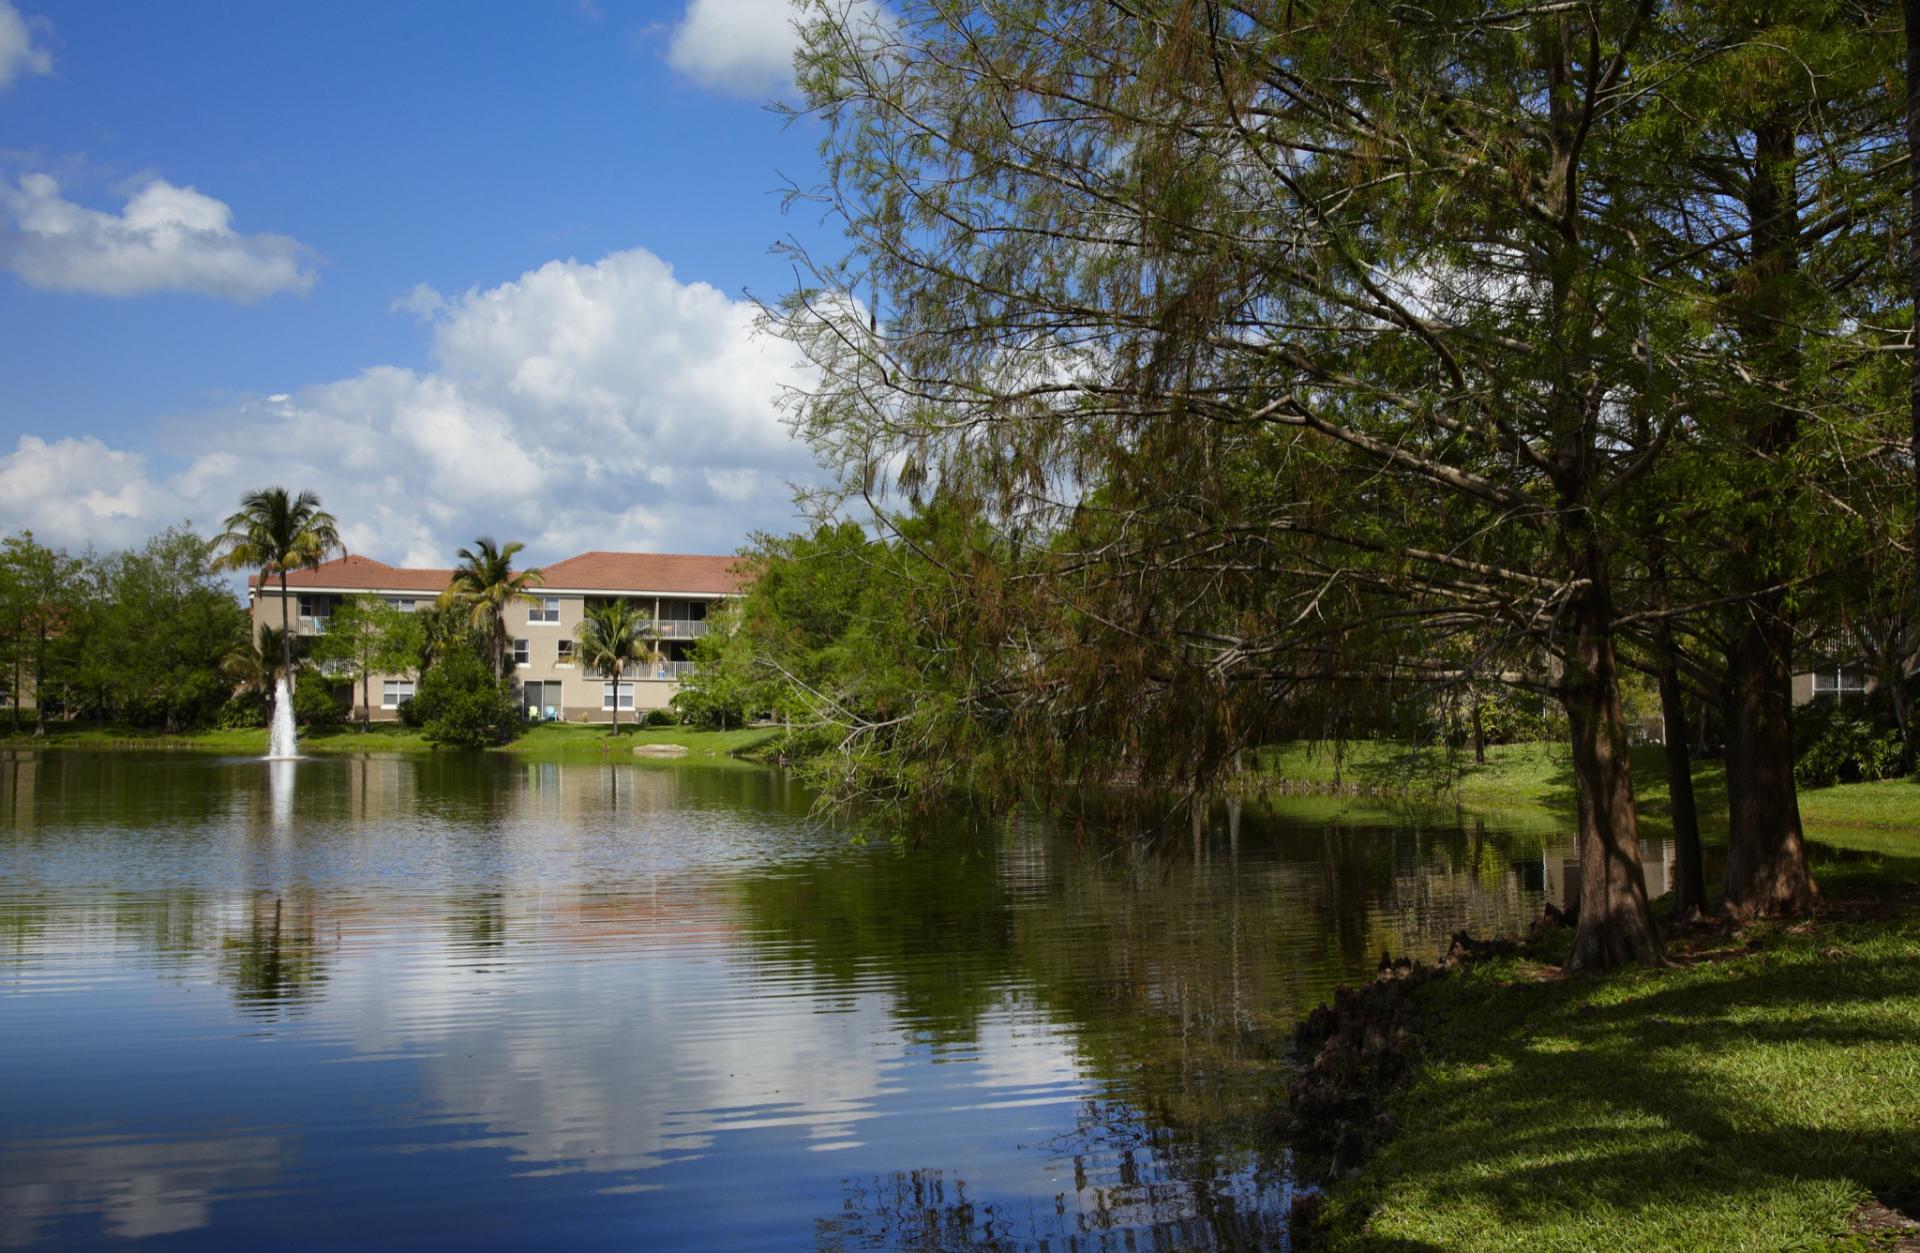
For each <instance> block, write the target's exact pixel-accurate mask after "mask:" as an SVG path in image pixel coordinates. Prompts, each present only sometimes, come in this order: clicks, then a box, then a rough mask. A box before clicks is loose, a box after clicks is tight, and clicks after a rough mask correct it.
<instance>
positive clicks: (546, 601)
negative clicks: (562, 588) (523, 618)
mask: <svg viewBox="0 0 1920 1253" xmlns="http://www.w3.org/2000/svg"><path fill="white" fill-rule="evenodd" d="M527 621H528V622H558V621H560V598H559V597H558V596H543V597H541V598H540V603H539V604H537V605H535V606H534V607H533V608H532V609H529V610H528V611H527Z"/></svg>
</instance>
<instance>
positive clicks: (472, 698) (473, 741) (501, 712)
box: [403, 647, 520, 748]
mask: <svg viewBox="0 0 1920 1253" xmlns="http://www.w3.org/2000/svg"><path fill="white" fill-rule="evenodd" d="M408 706H409V707H408V708H407V709H406V710H404V711H403V712H404V713H405V714H406V717H407V721H408V724H409V725H415V726H418V727H420V728H421V729H422V731H424V732H425V734H426V738H427V740H428V741H429V742H431V743H433V744H444V745H448V746H451V747H454V748H489V747H492V746H494V745H496V744H504V743H506V742H507V741H508V740H510V739H512V738H513V736H514V734H515V733H516V732H517V731H518V730H519V727H520V719H519V714H518V711H517V710H516V709H515V708H514V701H513V691H512V685H511V684H510V683H509V682H508V681H507V680H506V679H504V678H500V677H498V676H496V675H495V674H494V673H493V670H492V668H491V667H490V666H489V665H488V664H487V662H486V661H485V660H484V659H483V658H482V657H481V656H480V654H479V652H478V651H477V650H475V649H473V648H471V647H467V648H452V649H448V650H446V651H445V652H443V653H442V654H441V655H440V656H439V657H437V658H436V659H435V660H434V663H433V665H432V666H431V667H429V668H428V669H427V672H426V673H425V674H423V675H421V676H420V681H419V684H418V686H417V688H416V690H415V694H414V698H413V700H412V701H410V702H408Z"/></svg>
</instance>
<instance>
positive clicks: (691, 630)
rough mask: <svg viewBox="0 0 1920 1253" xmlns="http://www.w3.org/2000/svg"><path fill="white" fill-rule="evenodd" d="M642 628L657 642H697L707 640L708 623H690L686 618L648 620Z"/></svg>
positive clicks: (702, 621)
mask: <svg viewBox="0 0 1920 1253" xmlns="http://www.w3.org/2000/svg"><path fill="white" fill-rule="evenodd" d="M640 625H641V628H642V629H643V630H644V631H645V633H646V635H647V636H648V638H650V639H656V640H697V639H703V638H705V636H706V634H707V625H708V624H707V622H706V621H705V620H704V619H702V620H700V621H689V620H687V619H685V618H648V619H647V620H646V621H644V622H642V623H641V624H640Z"/></svg>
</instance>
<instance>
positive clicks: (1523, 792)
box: [1254, 741, 1920, 852]
mask: <svg viewBox="0 0 1920 1253" xmlns="http://www.w3.org/2000/svg"><path fill="white" fill-rule="evenodd" d="M1632 761H1633V790H1634V796H1635V798H1636V800H1637V801H1638V804H1639V809H1640V815H1641V817H1642V818H1643V819H1645V820H1647V821H1649V822H1651V823H1653V824H1656V825H1657V824H1660V823H1663V822H1664V820H1665V819H1666V816H1667V763H1666V752H1665V750H1664V749H1662V748H1661V747H1660V746H1659V745H1657V744H1646V745H1641V746H1639V747H1637V748H1635V749H1633V750H1632ZM1254 773H1255V776H1256V778H1257V779H1259V780H1265V781H1278V782H1284V783H1288V784H1304V785H1307V786H1311V787H1329V786H1332V785H1334V784H1336V783H1337V784H1340V785H1344V786H1354V787H1358V788H1360V789H1362V790H1364V791H1368V792H1377V793H1381V794H1384V795H1402V796H1405V797H1407V798H1409V799H1416V800H1427V799H1443V800H1446V801H1450V802H1453V803H1455V804H1459V805H1464V806H1466V807H1467V808H1469V809H1476V810H1512V811H1524V810H1535V811H1543V812H1544V813H1546V814H1551V815H1557V816H1560V817H1565V818H1570V817H1572V815H1573V812H1574V798H1573V772H1572V766H1571V763H1570V761H1569V757H1568V751H1567V748H1566V746H1565V745H1563V744H1549V743H1535V744H1496V745H1492V746H1490V747H1489V748H1488V749H1487V760H1486V764H1484V765H1475V764H1474V761H1473V756H1472V754H1471V753H1464V754H1461V753H1452V754H1450V753H1448V752H1446V751H1445V750H1444V749H1437V748H1420V749H1412V748H1409V747H1408V746H1406V745H1404V744H1396V743H1389V742H1381V741H1358V742H1355V743H1352V744H1348V745H1345V746H1344V747H1343V748H1341V749H1339V750H1337V751H1336V749H1335V748H1334V747H1333V746H1332V745H1326V744H1319V745H1307V744H1279V745H1271V746H1268V747H1265V748H1262V749H1261V750H1260V751H1259V753H1258V754H1256V755H1255V771H1254ZM1693 788H1694V797H1695V801H1696V804H1697V805H1698V806H1699V810H1700V820H1701V823H1702V825H1703V826H1705V827H1707V828H1708V829H1709V830H1712V829H1715V828H1718V827H1724V826H1725V824H1726V805H1727V784H1726V775H1725V773H1724V771H1723V770H1722V769H1721V765H1720V763H1719V762H1718V761H1702V762H1695V763H1694V768H1693ZM1800 815H1801V820H1802V822H1803V823H1804V824H1805V826H1806V828H1807V832H1808V834H1809V835H1810V836H1812V837H1813V838H1815V839H1822V840H1829V839H1831V840H1836V841H1841V842H1844V843H1846V844H1847V845H1848V846H1850V847H1867V848H1875V847H1879V848H1883V849H1884V850H1885V851H1889V852H1899V851H1900V850H1901V849H1903V848H1911V847H1913V841H1912V840H1911V839H1909V838H1907V837H1908V836H1909V834H1910V833H1912V832H1915V831H1920V782H1916V781H1915V780H1912V779H1888V780H1884V781H1881V782H1878V783H1843V784H1839V785H1836V786H1834V787H1825V788H1802V789H1801V790H1800ZM1875 832H1882V833H1886V834H1889V835H1891V836H1892V837H1894V838H1893V839H1892V840H1891V841H1889V840H1887V839H1876V838H1875V834H1874V833H1875Z"/></svg>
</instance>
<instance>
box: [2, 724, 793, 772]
mask: <svg viewBox="0 0 1920 1253" xmlns="http://www.w3.org/2000/svg"><path fill="white" fill-rule="evenodd" d="M774 735H775V731H774V730H773V729H772V728H765V727H749V728H744V729H742V730H737V731H702V730H697V729H695V728H691V727H681V726H665V727H633V726H629V725H626V724H622V726H621V728H620V734H619V735H618V736H617V737H616V736H613V735H610V734H608V727H607V725H606V724H604V723H566V724H556V723H546V724H541V725H538V726H534V727H529V728H528V729H527V730H526V731H525V732H523V733H522V734H521V735H519V736H517V737H515V738H514V739H512V740H510V741H508V742H507V743H505V744H501V745H497V746H494V747H491V748H484V749H478V750H469V749H459V748H443V747H438V746H435V745H433V744H429V743H428V742H427V741H426V739H425V738H424V737H423V736H422V735H421V733H420V731H419V730H418V729H417V728H415V727H408V726H403V725H401V724H398V723H391V722H386V723H379V722H377V723H375V724H373V727H372V728H371V729H370V730H368V731H365V732H362V731H361V730H360V727H359V725H358V724H357V723H346V724H341V725H335V726H328V727H321V728H317V729H316V728H307V729H305V730H303V731H302V733H301V735H300V737H299V747H300V752H301V754H302V755H303V756H335V755H347V754H353V753H410V754H411V753H421V754H428V753H436V752H446V753H463V752H469V751H478V752H482V753H497V754H503V755H506V756H513V757H525V758H531V759H572V760H583V761H585V760H605V759H631V760H635V761H639V760H655V761H661V760H671V761H680V762H695V763H703V764H708V765H712V764H718V763H747V762H751V760H752V759H751V758H750V757H749V756H748V754H750V753H752V752H754V751H756V750H758V749H760V748H762V747H764V746H765V745H766V744H767V743H768V742H770V741H771V740H772V739H773V737H774ZM666 744H677V745H680V746H682V747H684V748H685V749H686V750H687V752H686V754H685V755H684V756H675V757H672V758H667V757H643V756H641V755H638V754H635V753H634V751H633V750H634V749H635V748H639V747H648V746H659V745H666ZM0 749H10V750H15V751H33V750H45V751H92V752H138V753H149V752H188V753H220V754H230V755H254V756H264V755H265V754H266V751H267V731H266V730H265V729H264V728H257V727H245V728H238V729H230V730H215V731H194V732H187V733H184V734H177V735H164V734H155V733H151V732H141V731H138V730H136V729H134V728H125V727H111V726H78V727H76V726H61V727H58V728H56V729H54V730H51V731H49V733H48V734H47V735H46V736H45V737H44V738H39V739H36V738H34V737H33V735H32V734H31V733H30V732H23V733H21V734H19V735H14V734H11V733H7V734H3V735H0ZM755 764H757V763H755Z"/></svg>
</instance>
